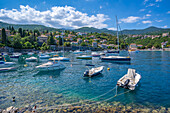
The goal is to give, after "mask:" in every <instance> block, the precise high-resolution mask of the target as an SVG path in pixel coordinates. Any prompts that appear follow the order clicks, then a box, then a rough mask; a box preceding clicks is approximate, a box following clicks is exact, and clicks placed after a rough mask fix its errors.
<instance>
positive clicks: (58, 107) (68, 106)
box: [37, 87, 131, 109]
mask: <svg viewBox="0 0 170 113" xmlns="http://www.w3.org/2000/svg"><path fill="white" fill-rule="evenodd" d="M113 89H115V87H114V88H113ZM113 89H112V90H113ZM110 91H111V90H110ZM110 91H108V92H110ZM130 91H131V90H128V91H126V92H123V93H120V94H117V95H115V96H113V97H110V98H108V99H105V100H102V101H97V102H94V103H92V104H85V105H81V106H72V105H74V104H75V103H73V104H65V105H57V106H55V107H53V106H51V107H39V108H37V109H65V108H71V107H85V106H89V105H95V104H99V103H101V102H105V101H108V100H111V99H113V98H115V97H117V96H120V95H122V94H125V93H128V92H130ZM108 92H106V93H105V94H107V93H108ZM103 95H104V94H102V95H100V96H98V97H101V96H103ZM95 98H97V97H95ZM92 99H94V98H92ZM92 99H89V100H92ZM83 102H85V101H83ZM77 103H80V102H77ZM63 106H66V107H63ZM60 107H61V108H60Z"/></svg>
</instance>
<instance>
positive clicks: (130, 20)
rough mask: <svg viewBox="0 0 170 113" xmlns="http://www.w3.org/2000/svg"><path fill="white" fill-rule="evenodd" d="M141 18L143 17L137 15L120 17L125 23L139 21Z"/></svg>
mask: <svg viewBox="0 0 170 113" xmlns="http://www.w3.org/2000/svg"><path fill="white" fill-rule="evenodd" d="M139 19H141V18H140V17H135V16H129V17H127V18H123V19H120V20H121V21H122V22H124V23H135V22H137V21H138V20H139Z"/></svg>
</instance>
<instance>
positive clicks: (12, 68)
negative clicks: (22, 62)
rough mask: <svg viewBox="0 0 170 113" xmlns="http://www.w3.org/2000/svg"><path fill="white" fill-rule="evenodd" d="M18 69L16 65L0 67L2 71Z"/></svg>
mask: <svg viewBox="0 0 170 113" xmlns="http://www.w3.org/2000/svg"><path fill="white" fill-rule="evenodd" d="M16 69H17V68H16V67H5V68H0V72H5V71H15V70H16Z"/></svg>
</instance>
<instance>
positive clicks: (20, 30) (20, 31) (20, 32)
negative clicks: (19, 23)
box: [18, 28, 22, 37]
mask: <svg viewBox="0 0 170 113" xmlns="http://www.w3.org/2000/svg"><path fill="white" fill-rule="evenodd" d="M18 33H19V34H20V36H21V37H22V28H19V29H18Z"/></svg>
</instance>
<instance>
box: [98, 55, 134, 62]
mask: <svg viewBox="0 0 170 113" xmlns="http://www.w3.org/2000/svg"><path fill="white" fill-rule="evenodd" d="M101 60H102V61H114V62H130V61H131V58H130V57H124V56H103V57H101Z"/></svg>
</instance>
